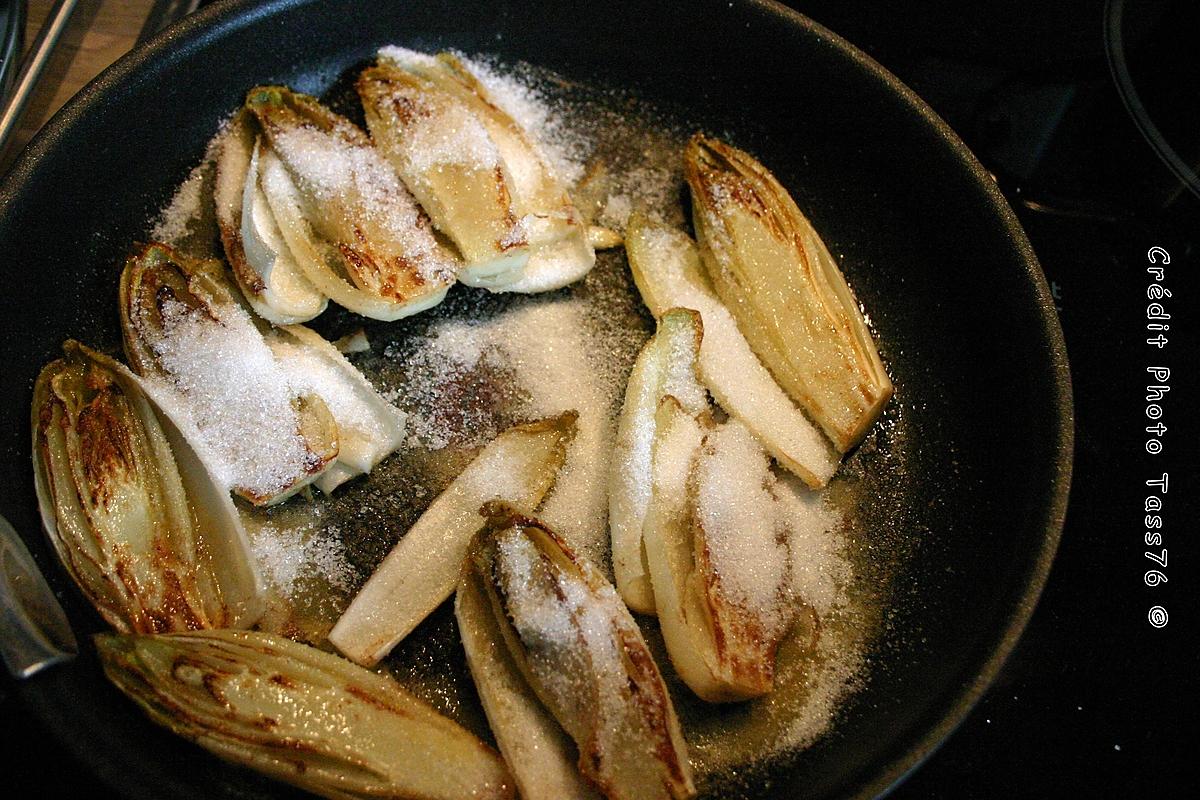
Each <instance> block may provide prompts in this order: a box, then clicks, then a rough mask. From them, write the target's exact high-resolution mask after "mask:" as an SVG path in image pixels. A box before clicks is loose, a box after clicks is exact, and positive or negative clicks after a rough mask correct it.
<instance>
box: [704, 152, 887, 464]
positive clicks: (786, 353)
mask: <svg viewBox="0 0 1200 800" xmlns="http://www.w3.org/2000/svg"><path fill="white" fill-rule="evenodd" d="M684 162H685V167H684V171H685V175H686V177H687V182H688V186H689V187H690V188H691V192H692V210H693V216H694V220H695V227H696V235H697V238H698V240H699V243H700V246H701V252H702V254H703V259H704V263H705V266H706V267H707V269H708V274H709V276H710V278H711V279H712V282H713V284H714V285H715V287H716V290H717V294H718V295H720V297H721V299H722V300H723V301H724V302H725V305H726V306H727V307H728V308H729V310H730V311H731V312H732V313H733V316H734V317H735V318H736V319H737V322H738V327H739V328H740V329H741V331H742V332H743V333H744V334H745V336H746V339H747V340H748V341H749V342H750V344H751V346H752V347H753V348H754V352H755V353H757V354H758V356H759V358H761V359H762V360H763V362H764V363H765V364H766V365H767V368H768V369H770V370H771V374H773V375H774V376H775V379H776V380H778V381H779V384H780V385H781V386H782V387H783V388H784V389H785V390H786V391H787V393H788V394H789V395H790V396H791V397H792V399H793V400H795V401H796V402H797V403H799V404H800V405H801V406H802V407H803V408H804V410H805V411H807V412H808V413H809V415H811V416H812V418H813V419H814V420H815V421H816V422H817V423H818V424H819V425H820V426H821V428H822V430H824V431H825V433H826V434H827V435H828V436H829V438H830V439H831V440H832V441H833V443H834V446H836V447H837V449H838V450H839V451H841V452H843V453H844V452H846V451H847V450H849V449H850V448H852V447H853V446H854V445H856V444H858V443H859V442H860V441H862V438H863V437H864V436H865V435H866V433H867V431H868V430H869V429H870V427H871V426H872V425H873V424H874V423H875V420H877V419H878V418H879V415H880V414H882V413H883V407H884V406H885V405H886V404H887V401H888V399H889V398H891V396H892V389H893V387H892V382H891V379H890V378H889V377H888V375H887V372H886V371H885V370H884V366H883V362H882V361H881V360H880V358H879V352H878V350H877V349H876V347H875V342H874V340H873V339H872V338H871V331H870V329H868V328H867V324H866V322H865V320H864V319H863V315H862V312H861V311H860V310H859V306H858V301H857V300H856V299H855V297H854V293H853V292H851V290H850V287H849V286H848V285H847V284H846V279H845V277H843V276H842V273H841V271H840V270H838V267H837V263H836V262H835V261H834V260H833V256H832V255H831V254H830V253H829V249H828V248H827V247H826V246H825V244H824V242H822V241H821V237H820V236H819V235H818V234H817V232H816V230H815V229H814V228H813V226H812V223H810V222H809V221H808V219H807V218H806V217H805V216H804V214H803V213H801V211H800V209H799V207H798V206H797V205H796V202H795V201H794V200H793V199H792V197H791V195H790V194H788V192H787V190H786V189H785V188H783V186H782V185H780V183H779V181H777V180H776V179H775V177H774V176H773V175H772V174H771V173H770V172H769V171H767V169H766V167H764V166H763V165H762V164H760V163H759V162H758V161H756V160H755V159H754V158H753V157H752V156H750V155H749V154H748V153H746V152H743V151H742V150H738V149H737V148H736V147H731V146H729V145H727V144H725V143H724V142H720V141H717V140H715V139H708V138H706V137H704V136H701V135H696V136H694V137H692V140H691V141H690V142H689V143H688V146H687V149H686V150H685V154H684Z"/></svg>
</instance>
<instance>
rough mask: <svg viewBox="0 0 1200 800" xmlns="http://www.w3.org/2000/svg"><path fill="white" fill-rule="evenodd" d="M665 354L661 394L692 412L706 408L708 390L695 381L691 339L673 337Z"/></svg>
mask: <svg viewBox="0 0 1200 800" xmlns="http://www.w3.org/2000/svg"><path fill="white" fill-rule="evenodd" d="M670 345H671V348H670V350H669V351H668V352H667V354H666V359H667V361H666V374H665V375H664V376H663V394H669V395H671V396H672V397H674V398H675V399H676V400H678V401H679V402H680V403H681V404H682V405H683V407H684V408H687V409H691V410H693V411H695V410H697V409H702V408H706V407H707V406H708V390H707V389H705V388H704V386H703V385H702V384H701V383H700V381H698V380H697V379H696V357H697V353H696V348H695V340H693V339H692V338H691V337H684V336H673V337H671V339H670Z"/></svg>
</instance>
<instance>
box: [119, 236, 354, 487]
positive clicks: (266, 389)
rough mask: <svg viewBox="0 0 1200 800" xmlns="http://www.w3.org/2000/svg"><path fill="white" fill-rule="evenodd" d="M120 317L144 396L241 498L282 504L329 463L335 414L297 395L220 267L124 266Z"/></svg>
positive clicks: (155, 250) (156, 261)
mask: <svg viewBox="0 0 1200 800" xmlns="http://www.w3.org/2000/svg"><path fill="white" fill-rule="evenodd" d="M120 311H121V329H122V335H123V337H124V342H125V354H126V356H127V358H128V359H129V363H130V365H131V366H132V367H133V370H134V372H136V373H137V374H138V375H140V376H142V378H144V379H145V380H144V381H143V387H144V388H145V389H146V391H147V392H149V393H151V394H152V395H153V397H154V399H155V401H156V402H157V403H158V404H159V406H160V407H161V408H162V409H163V411H164V412H165V413H166V414H168V415H169V416H170V417H171V419H172V421H173V423H174V424H175V425H176V426H178V427H179V428H180V430H182V431H184V433H185V435H187V436H188V437H189V438H190V439H192V440H193V441H194V442H196V444H197V446H198V447H199V448H200V451H201V455H202V456H204V457H205V458H206V459H208V460H210V461H211V466H212V468H213V470H214V472H215V473H216V474H217V475H218V477H219V478H221V479H223V480H224V481H225V482H226V483H227V485H228V486H229V487H231V488H232V489H233V490H234V491H235V492H236V493H237V494H238V495H240V496H242V497H244V498H245V499H247V500H249V501H250V502H252V503H254V504H255V505H268V504H271V503H276V502H279V501H280V500H283V499H284V498H286V497H289V496H291V495H292V494H294V493H295V492H297V491H299V490H300V489H301V488H303V487H304V486H306V485H308V484H309V483H311V482H312V481H314V480H316V479H317V478H318V477H320V475H321V474H322V473H323V472H324V471H325V470H326V469H328V468H329V466H330V465H331V464H332V463H333V461H334V459H335V458H336V457H337V455H338V432H337V424H336V422H335V421H334V418H333V416H332V415H331V414H330V412H329V408H328V407H327V406H326V405H325V402H324V401H323V400H322V399H321V398H320V397H319V396H317V395H315V394H312V393H305V394H293V393H291V391H290V389H289V388H288V385H287V382H286V380H285V378H284V376H283V374H282V373H281V372H280V371H279V369H278V365H277V364H276V362H275V359H274V356H273V355H272V354H271V351H270V349H269V348H268V347H267V344H266V343H265V342H264V341H263V338H262V334H261V333H260V332H259V331H258V329H257V328H256V327H255V323H254V321H253V318H252V315H251V314H249V313H248V312H247V311H246V309H245V308H244V307H243V306H242V305H241V303H240V301H239V299H238V295H237V292H236V290H235V289H234V288H233V287H232V286H231V285H230V284H229V283H228V281H227V280H226V277H225V270H224V268H223V266H222V265H221V264H220V263H219V262H215V261H198V260H193V259H190V258H186V257H184V256H182V255H180V254H178V253H176V252H174V251H173V250H171V249H170V248H169V247H167V246H165V245H161V244H150V245H147V246H146V247H144V248H142V249H141V250H140V251H139V252H137V253H135V254H134V255H133V256H131V257H130V258H129V260H128V261H126V263H125V269H124V271H123V272H122V273H121V288H120Z"/></svg>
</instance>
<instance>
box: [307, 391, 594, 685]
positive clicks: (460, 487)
mask: <svg viewBox="0 0 1200 800" xmlns="http://www.w3.org/2000/svg"><path fill="white" fill-rule="evenodd" d="M576 417H577V415H576V414H575V412H573V411H570V412H566V413H564V414H560V415H559V416H557V417H550V418H548V419H544V420H539V421H537V422H532V423H529V424H525V425H517V426H515V427H512V428H509V429H508V430H506V431H504V432H503V433H501V434H500V435H499V436H497V437H496V438H495V439H493V440H492V441H491V442H490V443H489V444H488V445H487V446H486V447H484V448H483V450H482V451H481V452H480V453H479V455H478V456H476V457H475V460H474V461H472V462H471V463H470V464H468V465H467V468H466V469H464V470H463V471H462V472H461V473H460V474H459V476H458V477H457V478H455V479H454V480H453V481H451V483H450V485H449V486H447V487H446V488H445V490H443V491H442V493H441V494H439V495H438V496H437V498H436V499H435V500H434V501H433V503H431V504H430V506H429V508H427V509H426V510H425V513H424V514H422V515H421V518H420V519H418V520H417V522H416V524H415V525H413V526H412V527H411V528H410V529H409V530H408V532H407V533H406V534H404V537H403V538H402V539H400V541H399V542H397V543H396V545H395V546H394V547H393V548H392V550H391V552H390V553H388V555H387V557H386V558H385V559H384V560H383V562H382V563H381V564H380V565H379V566H378V567H377V568H376V569H375V572H374V573H372V574H371V577H370V579H369V580H368V581H367V582H366V584H364V585H363V587H362V589H360V590H359V592H358V594H357V595H355V597H354V600H353V601H352V602H351V603H350V607H349V608H347V609H346V611H345V612H344V613H343V614H342V616H341V618H340V619H338V621H337V624H336V625H335V626H334V627H333V630H332V631H330V633H329V641H330V643H331V644H333V646H334V647H336V648H337V649H338V650H340V651H341V652H342V653H343V654H345V655H346V657H347V658H349V659H351V660H353V661H356V662H358V663H359V664H364V665H366V666H371V665H373V664H375V663H376V662H378V661H379V659H381V658H383V657H384V656H386V655H387V654H388V653H389V652H391V649H392V648H393V647H395V646H396V644H397V643H398V642H399V641H400V640H401V639H403V638H404V637H405V636H407V635H408V634H409V633H411V632H412V630H413V628H415V627H417V625H418V624H420V622H421V620H423V619H425V617H427V616H429V614H430V613H431V612H432V611H433V610H434V609H435V608H437V607H438V606H439V605H441V604H442V603H443V602H445V600H446V599H447V598H448V597H450V595H451V594H452V593H453V592H454V587H455V584H456V583H457V582H458V576H459V570H460V569H461V567H462V559H463V555H464V554H465V553H466V552H467V546H468V545H469V544H470V542H471V537H472V536H474V535H475V533H476V532H477V531H478V530H479V529H480V528H481V527H483V518H482V517H480V516H479V508H480V506H481V505H483V504H484V503H485V502H488V501H490V500H497V499H499V500H504V501H507V502H509V503H512V504H514V505H515V506H516V507H518V508H522V509H525V510H527V511H529V512H530V513H532V512H533V511H534V509H536V508H537V507H538V505H539V504H540V503H541V501H542V498H543V497H545V495H546V493H547V492H548V491H550V488H551V487H552V486H553V485H554V481H555V479H556V478H557V476H558V470H559V468H560V467H562V464H563V460H564V459H565V458H566V452H567V446H568V445H569V444H570V443H571V440H572V439H573V438H574V437H575V420H576Z"/></svg>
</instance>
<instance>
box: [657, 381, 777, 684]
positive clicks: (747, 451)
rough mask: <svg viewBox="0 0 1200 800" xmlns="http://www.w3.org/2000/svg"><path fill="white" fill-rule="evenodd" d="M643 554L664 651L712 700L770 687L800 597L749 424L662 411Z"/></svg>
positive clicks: (671, 408)
mask: <svg viewBox="0 0 1200 800" xmlns="http://www.w3.org/2000/svg"><path fill="white" fill-rule="evenodd" d="M657 417H658V418H657V426H656V434H655V442H654V465H653V493H652V497H651V501H650V505H649V508H648V510H647V518H646V527H645V529H644V537H645V548H646V559H647V563H648V565H649V568H650V575H651V578H652V580H653V587H654V599H655V603H656V604H657V607H658V618H659V623H660V625H661V629H662V632H663V640H664V642H665V643H666V646H667V653H668V654H669V655H670V657H671V662H672V664H674V666H675V669H676V672H678V674H679V676H680V678H682V679H683V681H684V683H686V684H687V685H688V687H689V688H690V689H691V690H692V691H693V692H695V693H696V694H697V695H698V696H699V697H701V698H702V699H704V700H707V701H709V702H729V701H734V700H745V699H748V698H751V697H757V696H759V695H763V694H766V693H767V692H769V691H770V690H771V687H772V681H773V678H774V671H775V651H776V649H777V647H778V645H779V642H780V640H781V639H782V638H783V636H784V635H785V634H786V633H787V631H788V629H789V627H790V624H791V620H792V617H793V616H794V613H795V612H794V604H793V602H792V598H791V595H790V582H789V572H788V570H789V565H790V557H789V554H788V550H787V546H786V544H784V543H783V541H782V539H783V538H784V537H785V535H786V532H787V529H786V526H785V525H784V524H783V520H782V519H781V512H780V511H779V509H778V508H777V504H776V502H775V499H774V497H773V496H772V495H771V485H772V484H773V482H774V478H773V476H772V475H771V472H770V469H769V462H768V459H767V456H766V454H765V453H763V451H762V450H761V448H760V447H759V446H758V444H757V443H756V442H755V440H754V438H753V436H752V435H751V434H750V432H749V431H747V430H746V428H745V427H744V426H743V425H741V423H739V422H737V421H736V420H730V421H729V422H728V423H726V424H724V425H720V426H714V425H712V424H711V423H709V422H706V421H705V420H703V419H697V418H695V417H694V416H693V415H691V414H689V413H687V412H686V411H685V410H684V409H683V408H682V406H680V404H679V403H678V401H676V400H675V398H673V397H670V396H667V397H666V398H664V400H663V401H662V403H661V404H660V406H659V409H658V414H657Z"/></svg>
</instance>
